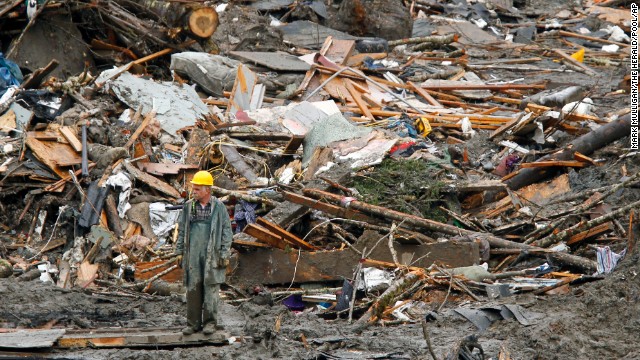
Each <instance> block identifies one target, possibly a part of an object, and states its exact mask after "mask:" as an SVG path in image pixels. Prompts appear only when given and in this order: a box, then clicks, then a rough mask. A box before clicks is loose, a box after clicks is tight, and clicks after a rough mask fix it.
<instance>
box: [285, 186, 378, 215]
mask: <svg viewBox="0 0 640 360" xmlns="http://www.w3.org/2000/svg"><path fill="white" fill-rule="evenodd" d="M283 195H284V199H285V200H287V201H290V202H292V203H294V204H298V205H303V206H306V207H308V208H311V209H315V210H319V211H322V212H324V213H327V214H329V215H332V216H336V217H339V218H343V219H350V220H357V221H364V222H370V221H371V218H370V217H368V216H367V215H365V214H362V213H360V212H357V211H353V210H350V209H345V208H343V207H340V206H335V205H331V204H329V203H326V202H322V201H320V200H316V199H312V198H308V197H305V196H302V195H298V194H295V193H292V192H288V191H285V192H283Z"/></svg>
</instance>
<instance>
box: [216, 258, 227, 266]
mask: <svg viewBox="0 0 640 360" xmlns="http://www.w3.org/2000/svg"><path fill="white" fill-rule="evenodd" d="M227 266H229V259H226V258H225V259H222V258H220V259H218V267H224V268H226V267H227Z"/></svg>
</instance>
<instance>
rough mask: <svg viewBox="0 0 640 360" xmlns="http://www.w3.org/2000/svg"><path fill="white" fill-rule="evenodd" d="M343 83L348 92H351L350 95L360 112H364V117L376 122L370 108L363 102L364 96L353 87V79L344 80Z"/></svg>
mask: <svg viewBox="0 0 640 360" xmlns="http://www.w3.org/2000/svg"><path fill="white" fill-rule="evenodd" d="M343 83H344V86H345V87H346V88H347V91H348V92H349V94H351V97H352V98H353V101H354V102H355V103H356V105H357V106H358V108H359V109H360V111H362V114H364V116H366V117H367V118H368V119H369V120H375V118H374V117H373V114H372V113H371V111H370V110H369V107H368V106H367V104H366V103H365V102H364V101H363V100H362V95H361V94H360V93H359V92H358V91H357V90H356V89H355V87H354V86H353V82H352V81H351V79H344V80H343Z"/></svg>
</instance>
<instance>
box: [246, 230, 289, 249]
mask: <svg viewBox="0 0 640 360" xmlns="http://www.w3.org/2000/svg"><path fill="white" fill-rule="evenodd" d="M242 231H243V232H244V233H245V234H248V235H251V236H253V237H254V238H256V239H257V240H258V241H259V242H261V243H264V244H267V245H269V246H271V247H274V248H277V249H282V250H284V249H285V248H286V247H287V245H289V243H288V242H287V241H285V240H284V239H283V238H282V236H280V235H277V234H274V233H272V232H271V231H269V230H267V229H265V228H263V227H262V226H260V225H257V224H247V226H246V227H245V228H244V229H243V230H242Z"/></svg>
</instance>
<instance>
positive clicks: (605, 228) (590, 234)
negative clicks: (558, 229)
mask: <svg viewBox="0 0 640 360" xmlns="http://www.w3.org/2000/svg"><path fill="white" fill-rule="evenodd" d="M609 231H613V223H612V222H611V221H609V222H606V223H604V224H600V225H598V226H595V227H593V228H591V229H589V230H585V231H583V232H581V233H578V234H575V235H573V236H572V237H570V238H569V240H567V245H574V244H577V243H579V242H581V241H584V240H586V239H592V238H594V237H596V236H600V235H602V234H605V233H607V232H609Z"/></svg>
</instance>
